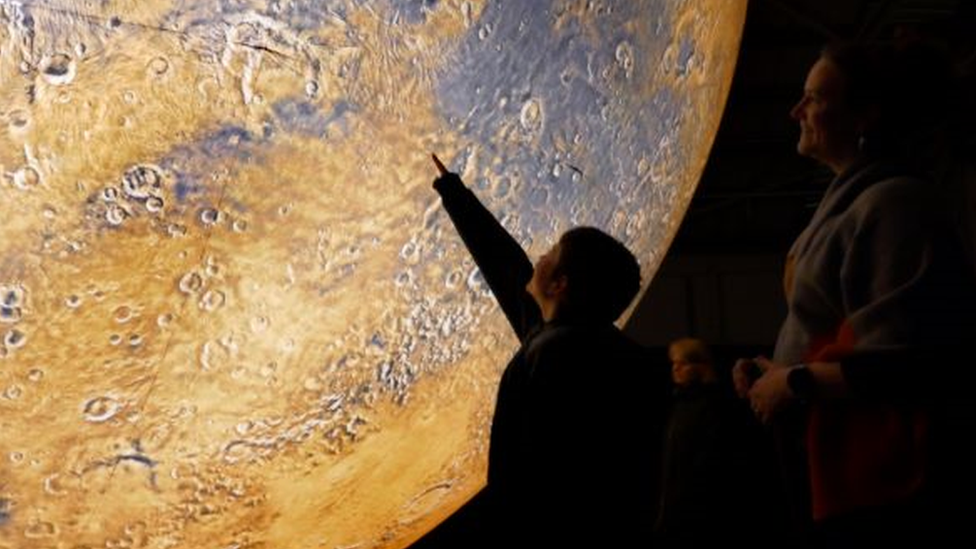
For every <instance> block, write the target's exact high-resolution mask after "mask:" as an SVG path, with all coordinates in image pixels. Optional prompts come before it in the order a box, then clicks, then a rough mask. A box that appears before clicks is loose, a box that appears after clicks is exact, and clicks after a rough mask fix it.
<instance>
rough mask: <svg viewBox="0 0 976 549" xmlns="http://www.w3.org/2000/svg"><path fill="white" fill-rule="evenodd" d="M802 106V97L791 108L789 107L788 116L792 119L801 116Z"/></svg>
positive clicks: (797, 118)
mask: <svg viewBox="0 0 976 549" xmlns="http://www.w3.org/2000/svg"><path fill="white" fill-rule="evenodd" d="M803 106H804V101H803V100H802V99H801V100H800V101H798V102H797V104H796V105H793V108H792V109H790V118H792V119H793V120H799V119H800V118H802V116H803Z"/></svg>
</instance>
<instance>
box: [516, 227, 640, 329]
mask: <svg viewBox="0 0 976 549" xmlns="http://www.w3.org/2000/svg"><path fill="white" fill-rule="evenodd" d="M527 289H528V291H529V293H530V294H532V296H533V297H534V298H535V300H536V302H538V303H539V306H540V307H541V308H542V311H543V316H544V317H545V318H546V319H547V320H549V319H552V318H556V317H573V318H576V319H581V320H585V321H586V322H590V323H612V322H614V321H615V320H617V318H619V317H620V315H621V314H623V312H624V311H625V310H626V309H627V306H628V305H630V302H631V301H633V299H634V296H636V295H637V292H638V290H639V289H640V265H639V264H638V263H637V258H635V257H634V254H632V253H631V252H630V250H628V249H627V247H626V246H624V245H623V244H622V243H621V242H620V241H618V240H617V239H615V238H613V237H612V236H610V235H608V234H606V233H605V232H603V231H601V230H599V229H596V228H593V227H577V228H575V229H570V230H569V231H566V232H565V233H564V234H563V235H562V237H560V239H559V242H558V243H557V244H556V245H554V246H553V247H552V248H551V249H550V250H549V251H548V252H546V253H545V254H544V255H543V256H542V257H541V258H539V261H537V262H536V265H535V270H534V272H533V274H532V280H531V281H530V282H529V284H528V286H527Z"/></svg>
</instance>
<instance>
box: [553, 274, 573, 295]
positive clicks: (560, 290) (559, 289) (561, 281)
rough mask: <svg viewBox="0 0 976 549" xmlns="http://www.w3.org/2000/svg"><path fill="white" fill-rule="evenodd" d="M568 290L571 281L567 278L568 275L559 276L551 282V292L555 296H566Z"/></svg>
mask: <svg viewBox="0 0 976 549" xmlns="http://www.w3.org/2000/svg"><path fill="white" fill-rule="evenodd" d="M568 288H569V279H568V278H566V275H559V276H557V277H556V278H555V280H552V281H551V282H549V292H550V293H551V295H553V296H557V295H558V296H562V295H565V294H566V291H567V289H568Z"/></svg>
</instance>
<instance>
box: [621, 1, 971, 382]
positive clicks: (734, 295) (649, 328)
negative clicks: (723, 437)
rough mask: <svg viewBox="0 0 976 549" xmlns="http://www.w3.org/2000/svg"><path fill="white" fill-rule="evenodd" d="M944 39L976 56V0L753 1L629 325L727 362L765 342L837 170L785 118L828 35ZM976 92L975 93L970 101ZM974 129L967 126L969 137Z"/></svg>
mask: <svg viewBox="0 0 976 549" xmlns="http://www.w3.org/2000/svg"><path fill="white" fill-rule="evenodd" d="M906 34H908V35H922V36H926V37H930V38H934V39H938V40H939V41H942V42H944V43H945V45H946V46H947V48H948V50H949V52H950V54H951V56H952V57H953V59H955V60H956V61H957V64H958V65H959V66H960V68H961V69H962V70H963V71H964V72H965V71H967V70H968V71H969V72H970V73H971V72H972V71H973V70H974V64H976V63H974V60H976V1H974V0H752V1H750V3H749V8H748V14H747V18H746V25H745V30H744V33H743V38H742V45H741V49H740V54H739V61H738V64H737V66H736V72H735V76H734V78H733V82H732V88H731V91H730V94H729V99H728V103H727V106H726V110H725V113H724V115H723V118H722V123H721V126H720V128H719V131H718V134H717V137H716V140H715V143H714V146H713V148H712V152H711V155H710V157H709V160H708V163H707V165H706V168H705V171H704V174H703V176H702V179H701V182H700V184H699V186H698V189H697V191H696V194H695V197H694V199H693V200H692V203H691V206H690V207H689V209H688V212H687V214H686V216H685V219H684V222H683V224H682V226H681V228H680V229H679V231H678V234H677V236H676V238H675V240H674V242H673V244H672V246H671V248H670V250H669V252H668V254H667V256H666V258H665V260H664V263H663V265H662V266H661V269H660V270H659V271H658V273H657V275H656V276H655V279H654V281H653V282H652V284H651V287H650V288H649V290H648V292H647V294H646V295H645V296H644V298H643V299H642V301H641V302H640V304H639V306H638V308H637V309H636V310H635V312H634V314H633V315H632V316H631V318H630V321H629V322H628V325H627V331H628V332H629V333H630V334H631V335H632V336H633V337H635V338H636V339H637V340H638V341H640V342H642V343H644V344H645V345H648V346H652V347H655V348H658V349H660V353H661V356H662V360H666V358H665V357H666V354H665V351H664V346H666V344H667V343H668V342H669V341H671V340H673V339H675V338H677V337H683V336H694V337H700V338H702V339H705V340H706V341H708V342H709V343H711V344H713V346H714V347H715V350H716V351H717V353H716V354H717V355H718V358H719V360H720V362H723V361H724V362H726V363H727V361H729V360H732V359H734V357H737V356H750V355H751V354H754V353H757V352H768V351H769V350H770V349H771V347H772V345H773V343H774V342H775V338H776V332H777V330H778V327H779V323H780V322H781V321H782V319H783V316H784V314H785V305H784V303H783V297H782V295H783V292H782V283H781V275H782V265H783V258H784V257H785V254H786V252H787V250H788V249H789V247H790V245H791V244H792V242H793V240H794V239H795V238H796V236H797V235H798V234H799V232H800V231H801V230H802V229H803V227H804V226H805V225H806V223H807V221H808V220H809V218H810V216H811V215H812V214H813V210H814V208H815V207H816V205H817V202H818V201H819V199H820V196H821V195H822V193H823V191H824V190H825V189H826V186H827V184H828V183H829V181H830V179H831V174H830V173H829V172H828V171H827V170H826V169H824V168H822V167H820V166H819V165H817V164H816V163H814V162H812V161H810V160H808V159H805V158H802V157H800V156H798V155H797V154H796V141H797V138H798V137H799V127H798V125H797V123H796V122H795V121H794V120H792V119H791V118H790V116H789V111H790V109H791V108H792V106H793V105H794V104H795V103H796V102H797V101H798V100H799V98H800V95H801V93H802V89H803V82H804V80H805V79H806V74H807V71H808V70H809V68H810V66H811V65H812V64H813V62H814V61H816V59H817V57H818V55H819V52H820V49H821V48H822V47H823V45H824V44H825V43H826V42H827V41H829V40H830V39H832V38H843V39H853V38H860V39H865V40H888V39H893V38H896V37H903V36H906ZM970 101H972V100H970ZM969 139H972V137H971V134H970V138H969Z"/></svg>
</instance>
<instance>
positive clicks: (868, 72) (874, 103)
mask: <svg viewBox="0 0 976 549" xmlns="http://www.w3.org/2000/svg"><path fill="white" fill-rule="evenodd" d="M820 56H821V58H823V59H826V60H827V61H829V62H830V63H832V64H833V65H834V67H836V68H837V69H838V71H839V72H840V73H841V76H842V78H843V80H844V82H843V97H844V100H845V101H846V103H847V107H848V108H849V109H851V110H852V111H853V112H854V113H855V114H857V115H859V116H862V117H863V118H864V119H865V120H866V121H867V122H868V127H867V129H866V130H865V132H864V135H862V137H863V145H864V146H865V147H866V149H865V150H863V151H862V152H864V153H866V154H871V155H889V156H890V155H898V156H902V157H904V156H905V155H908V156H912V155H915V154H920V152H919V148H920V147H921V148H922V149H924V147H925V146H926V145H927V143H926V140H928V141H931V139H932V136H933V133H934V132H935V131H937V130H938V129H940V126H941V125H942V124H943V123H944V122H945V120H946V117H945V115H946V114H947V112H946V109H947V108H948V105H949V104H950V103H951V101H950V90H951V88H952V86H951V83H952V67H951V63H950V60H949V57H948V55H946V53H945V51H944V50H943V49H941V48H939V47H937V46H935V45H933V44H930V43H925V42H912V43H908V44H901V45H896V44H894V43H891V42H871V43H869V42H845V41H834V42H830V43H828V44H827V45H826V46H825V47H824V48H823V50H822V51H821V54H820Z"/></svg>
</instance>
